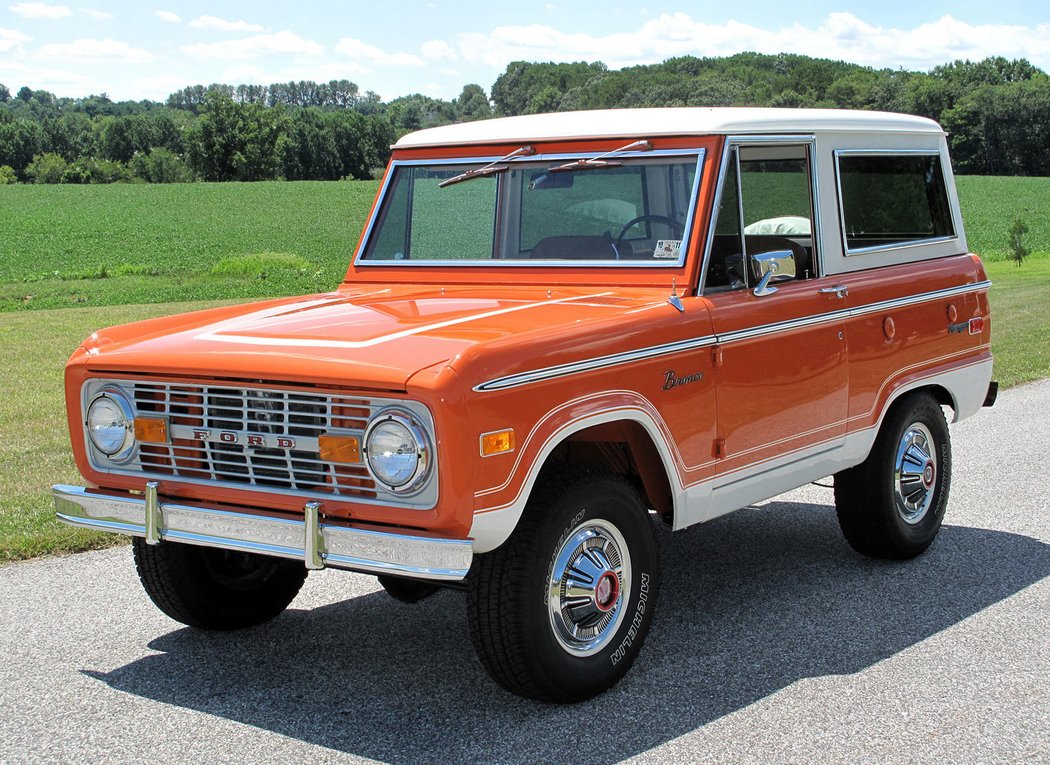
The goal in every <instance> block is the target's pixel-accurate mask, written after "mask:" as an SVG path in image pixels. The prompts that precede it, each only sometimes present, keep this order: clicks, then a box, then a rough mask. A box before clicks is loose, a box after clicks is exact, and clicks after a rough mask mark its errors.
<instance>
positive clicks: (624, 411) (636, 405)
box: [470, 390, 709, 553]
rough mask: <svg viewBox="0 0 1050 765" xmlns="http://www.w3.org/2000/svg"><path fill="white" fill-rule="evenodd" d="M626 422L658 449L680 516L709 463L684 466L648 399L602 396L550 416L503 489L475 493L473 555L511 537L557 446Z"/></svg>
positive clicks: (629, 394)
mask: <svg viewBox="0 0 1050 765" xmlns="http://www.w3.org/2000/svg"><path fill="white" fill-rule="evenodd" d="M623 421H630V422H636V423H638V424H639V425H641V426H642V427H643V428H644V429H645V432H646V433H647V434H648V435H649V437H650V438H651V439H652V441H653V443H654V444H655V446H656V449H657V452H658V453H659V455H660V460H661V462H662V464H663V468H664V472H665V473H666V475H667V476H668V479H669V481H668V482H669V484H670V486H671V500H672V505H673V508H674V512H675V514H676V515H677V514H678V513H679V511H680V510H681V509H682V508H683V507H684V504H685V494H686V486H687V485H688V476H689V475H690V474H691V473H694V472H696V471H698V470H701V469H703V468H705V467H707V466H708V465H709V463H705V464H703V465H697V466H692V467H686V466H685V465H684V463H683V460H682V456H681V453H680V452H679V451H678V447H677V446H676V445H675V441H674V438H673V436H672V434H671V432H670V429H669V428H668V426H667V423H666V422H665V421H664V419H663V417H661V416H660V413H659V411H658V410H657V409H656V407H655V406H653V404H652V403H651V402H650V401H649V400H648V399H646V398H645V397H644V396H642V395H640V394H639V393H637V392H635V391H627V390H615V391H602V392H600V393H593V394H589V395H587V396H582V397H580V398H578V399H574V400H571V401H567V402H564V403H562V404H560V405H558V406H556V407H554V408H553V409H551V410H550V411H548V412H547V414H545V415H544V416H543V417H541V418H540V420H539V421H538V422H537V423H536V425H535V426H533V428H532V430H531V432H530V433H529V435H528V436H527V437H526V439H525V441H524V443H523V444H522V448H521V449H520V450H519V452H518V456H517V460H516V461H515V463H514V466H513V467H512V468H511V470H510V472H509V475H508V476H507V479H506V480H505V481H504V482H503V483H502V484H501V485H499V486H494V487H490V488H488V489H482V490H480V491H478V492H476V493H475V495H474V497H475V506H476V509H475V511H474V522H473V525H472V526H471V530H470V536H471V538H472V539H473V541H474V551H475V552H479V553H482V552H488V551H490V550H493V549H495V548H496V547H499V546H500V545H501V544H503V542H505V541H506V540H507V538H508V537H509V536H510V535H511V532H513V531H514V528H515V526H517V523H518V520H519V519H520V518H521V514H522V512H524V510H525V505H526V503H527V502H528V498H529V496H530V495H531V493H532V490H533V487H534V486H535V483H536V479H537V478H538V476H539V473H540V470H541V469H542V468H543V465H544V464H545V463H546V461H547V459H548V457H550V454H551V452H553V451H554V449H555V448H556V447H557V446H558V445H559V444H561V443H562V442H564V441H565V439H567V438H569V437H570V436H572V435H573V434H574V433H578V432H580V431H582V430H585V429H587V428H590V427H594V426H596V425H605V424H608V423H612V422H623ZM515 486H516V487H517V489H516V490H515V489H514V487H515ZM692 494H693V492H690V495H691V496H690V499H691V500H693V499H695V497H693V496H692ZM500 500H502V501H500Z"/></svg>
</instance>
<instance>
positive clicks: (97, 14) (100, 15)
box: [77, 8, 113, 21]
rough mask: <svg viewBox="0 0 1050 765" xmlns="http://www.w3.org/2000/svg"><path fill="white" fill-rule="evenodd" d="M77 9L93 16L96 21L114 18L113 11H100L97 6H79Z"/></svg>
mask: <svg viewBox="0 0 1050 765" xmlns="http://www.w3.org/2000/svg"><path fill="white" fill-rule="evenodd" d="M77 10H78V11H79V12H80V13H83V14H84V15H85V16H90V17H91V18H93V19H95V20H96V21H108V20H109V19H111V18H113V14H112V13H107V12H106V11H100V10H98V9H96V8H77Z"/></svg>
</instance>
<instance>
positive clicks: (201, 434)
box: [190, 428, 295, 449]
mask: <svg viewBox="0 0 1050 765" xmlns="http://www.w3.org/2000/svg"><path fill="white" fill-rule="evenodd" d="M190 430H191V433H192V439H193V440H194V441H209V442H211V443H216V444H240V445H241V446H258V447H266V448H270V449H294V448H295V439H294V438H289V437H288V436H274V435H270V434H268V433H241V432H238V431H235V430H208V429H207V428H191V429H190Z"/></svg>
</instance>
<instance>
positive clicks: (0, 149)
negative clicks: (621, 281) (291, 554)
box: [0, 53, 1050, 183]
mask: <svg viewBox="0 0 1050 765" xmlns="http://www.w3.org/2000/svg"><path fill="white" fill-rule="evenodd" d="M649 106H780V107H826V108H849V109H879V110H886V111H896V112H905V113H910V114H918V115H922V116H926V117H930V118H932V119H935V120H937V121H938V122H940V123H941V124H942V125H943V126H944V127H945V128H946V129H947V131H948V133H949V141H950V143H951V148H952V158H953V162H954V164H955V168H956V171H957V172H961V173H971V174H981V175H1042V176H1045V175H1050V77H1048V76H1047V75H1046V73H1045V72H1043V71H1042V70H1040V69H1038V68H1037V67H1035V66H1033V65H1032V64H1030V63H1029V62H1028V61H1025V60H1023V59H1019V60H1007V59H1005V58H1002V57H994V58H988V59H985V60H983V61H978V62H970V61H955V62H952V63H948V64H945V65H943V66H938V67H935V68H934V69H933V70H931V71H930V72H926V73H922V72H910V71H904V70H893V69H873V68H871V67H863V66H859V65H856V64H849V63H846V62H842V61H830V60H826V59H817V58H810V57H808V56H799V55H788V54H782V55H775V56H774V55H763V54H757V53H741V54H737V55H735V56H729V57H722V58H697V57H692V56H685V57H679V58H673V59H669V60H667V61H664V62H662V63H659V64H652V65H646V66H636V67H629V68H625V69H620V70H615V71H613V70H610V69H609V68H608V67H607V66H606V65H605V64H602V63H601V62H593V63H587V62H577V63H562V64H555V63H530V62H524V61H517V62H513V63H511V64H509V65H508V66H507V68H506V70H505V71H504V72H503V73H502V74H501V75H500V76H499V77H498V78H497V79H496V82H495V83H494V84H493V86H492V89H491V97H490V95H489V94H486V92H485V90H484V89H483V88H482V87H480V86H479V85H475V84H471V85H467V86H465V87H464V88H463V90H462V92H461V93H460V95H459V96H458V97H457V98H454V99H451V100H448V101H445V100H441V99H435V98H430V97H428V96H423V95H420V94H414V95H410V96H404V97H401V98H396V99H393V100H392V101H389V102H384V101H383V100H382V99H381V98H380V97H379V96H378V95H377V94H376V93H374V92H372V91H366V92H364V93H362V92H361V91H360V90H359V88H358V86H357V85H356V84H355V83H353V82H350V81H349V80H333V81H330V82H327V83H317V82H312V81H309V80H304V81H298V82H288V83H273V84H271V85H247V84H242V85H236V86H233V85H225V84H213V85H208V86H205V85H194V86H190V87H187V88H183V89H182V90H180V91H177V92H175V93H172V94H171V95H170V96H169V97H168V98H167V100H166V101H165V102H164V103H161V102H157V101H148V100H145V101H121V102H114V101H112V100H110V99H109V98H108V97H106V96H105V95H104V94H103V95H92V96H88V97H86V98H79V99H71V98H56V97H55V96H54V95H53V94H51V93H49V92H47V91H43V90H32V89H31V88H29V87H28V86H26V87H22V88H21V89H20V90H18V91H17V92H16V93H14V94H12V93H11V92H10V91H9V90H8V88H7V87H5V86H3V85H0V183H4V182H16V181H22V182H37V183H110V182H115V181H136V180H139V181H147V182H152V183H169V182H182V181H191V180H206V181H254V180H270V179H277V178H284V179H287V180H335V179H340V178H355V179H362V178H372V177H374V176H375V175H376V174H377V173H378V172H379V171H380V170H381V169H382V167H383V166H384V165H385V163H386V160H387V159H388V157H389V147H390V144H391V143H393V142H394V141H395V140H396V139H397V137H398V136H400V135H403V134H404V133H407V132H410V131H412V130H418V129H421V128H426V127H433V126H437V125H443V124H449V123H453V122H462V121H469V120H477V119H486V118H489V117H492V116H513V115H518V114H532V113H541V112H551V111H567V110H575V109H605V108H623V107H649Z"/></svg>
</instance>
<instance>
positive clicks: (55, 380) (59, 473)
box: [0, 303, 215, 562]
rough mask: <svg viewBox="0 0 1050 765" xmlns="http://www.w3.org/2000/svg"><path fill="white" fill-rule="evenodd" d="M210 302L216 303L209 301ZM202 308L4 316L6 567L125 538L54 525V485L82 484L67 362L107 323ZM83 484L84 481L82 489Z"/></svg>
mask: <svg viewBox="0 0 1050 765" xmlns="http://www.w3.org/2000/svg"><path fill="white" fill-rule="evenodd" d="M208 305H215V303H209V304H208ZM200 307H205V306H204V305H202V304H199V303H178V304H175V305H170V304H165V305H134V306H119V307H110V308H72V309H68V310H62V311H22V312H18V313H7V314H0V358H3V359H4V363H3V364H2V365H0V433H2V434H3V438H0V465H3V470H0V562H3V561H9V560H18V559H21V558H31V557H35V556H37V555H43V554H45V553H55V552H71V551H75V550H84V549H89V548H91V547H98V546H106V545H113V544H120V543H122V542H125V541H127V540H126V539H122V538H120V537H117V536H115V535H112V534H98V533H92V532H87V531H80V530H78V529H74V528H72V527H71V526H66V525H65V524H62V523H58V522H57V521H56V520H55V517H54V516H55V508H54V502H53V501H52V500H51V493H50V487H51V484H55V483H72V484H77V483H79V482H80V481H82V479H81V477H80V474H79V473H78V472H77V469H76V467H75V466H74V465H73V457H72V453H71V452H70V445H69V433H68V431H69V427H68V425H67V424H66V415H65V398H64V394H63V390H62V384H63V380H62V378H63V370H64V368H65V364H66V359H67V358H68V357H69V355H70V353H72V352H73V350H74V349H75V348H76V347H77V346H78V345H79V344H80V342H81V341H82V340H83V339H84V338H85V337H87V336H88V335H90V334H91V333H92V332H94V331H95V330H96V329H99V328H100V327H103V326H108V325H111V324H115V323H123V322H130V321H138V320H140V319H148V318H150V317H153V316H163V315H165V314H171V313H181V312H184V311H190V310H194V309H195V308H200ZM81 485H82V484H81Z"/></svg>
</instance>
